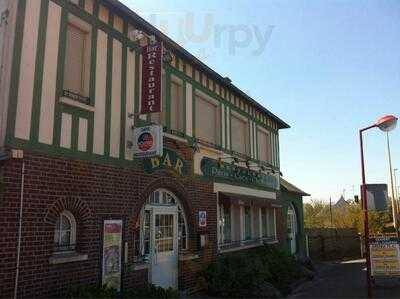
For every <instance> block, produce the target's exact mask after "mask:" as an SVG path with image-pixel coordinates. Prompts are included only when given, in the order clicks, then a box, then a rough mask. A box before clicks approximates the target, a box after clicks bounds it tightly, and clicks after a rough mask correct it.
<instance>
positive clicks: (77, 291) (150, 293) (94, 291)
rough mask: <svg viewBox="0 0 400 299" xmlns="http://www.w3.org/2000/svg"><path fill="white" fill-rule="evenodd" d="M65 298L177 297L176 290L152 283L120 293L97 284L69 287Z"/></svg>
mask: <svg viewBox="0 0 400 299" xmlns="http://www.w3.org/2000/svg"><path fill="white" fill-rule="evenodd" d="M66 298H68V299H80V298H82V299H96V298H99V299H115V298H122V299H124V298H126V299H129V298H163V299H172V298H179V293H178V291H177V290H174V289H172V288H168V289H163V288H161V287H156V286H154V285H152V284H147V285H145V286H144V287H139V288H135V289H131V290H124V291H123V292H122V293H118V292H117V290H115V289H112V288H106V287H98V286H92V285H89V286H82V287H78V288H74V289H71V290H70V291H69V292H68V293H67V296H66Z"/></svg>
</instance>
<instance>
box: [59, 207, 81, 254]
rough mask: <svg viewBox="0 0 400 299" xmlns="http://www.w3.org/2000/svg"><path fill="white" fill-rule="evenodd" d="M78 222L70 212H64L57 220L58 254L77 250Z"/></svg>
mask: <svg viewBox="0 0 400 299" xmlns="http://www.w3.org/2000/svg"><path fill="white" fill-rule="evenodd" d="M75 240H76V221H75V217H74V216H73V215H72V214H71V213H70V212H69V211H66V210H65V211H63V212H62V213H61V214H60V216H59V217H58V218H57V221H56V227H55V232H54V249H55V251H57V252H65V251H72V250H75Z"/></svg>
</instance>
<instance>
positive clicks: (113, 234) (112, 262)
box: [102, 220, 122, 291]
mask: <svg viewBox="0 0 400 299" xmlns="http://www.w3.org/2000/svg"><path fill="white" fill-rule="evenodd" d="M121 259H122V220H104V227H103V275H102V282H103V285H104V286H107V287H109V288H114V289H116V290H117V291H120V290H121V262H122V261H121Z"/></svg>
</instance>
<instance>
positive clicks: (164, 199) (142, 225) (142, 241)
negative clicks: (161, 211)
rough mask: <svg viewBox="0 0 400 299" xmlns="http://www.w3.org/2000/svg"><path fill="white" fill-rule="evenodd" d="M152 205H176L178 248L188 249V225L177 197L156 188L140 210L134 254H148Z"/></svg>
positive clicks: (137, 255)
mask: <svg viewBox="0 0 400 299" xmlns="http://www.w3.org/2000/svg"><path fill="white" fill-rule="evenodd" d="M152 206H176V207H177V211H178V219H177V221H178V244H179V250H186V249H188V227H187V221H186V215H185V212H184V210H183V207H182V205H181V203H180V201H179V199H178V198H177V197H176V196H175V194H173V193H172V192H170V191H168V190H166V189H157V190H156V191H154V192H152V193H151V194H150V196H149V198H148V199H147V201H146V204H145V206H144V207H143V208H142V210H141V212H140V218H139V219H138V223H137V225H136V227H137V230H136V232H135V256H136V257H140V256H147V255H149V254H150V242H151V239H150V238H151V207H152Z"/></svg>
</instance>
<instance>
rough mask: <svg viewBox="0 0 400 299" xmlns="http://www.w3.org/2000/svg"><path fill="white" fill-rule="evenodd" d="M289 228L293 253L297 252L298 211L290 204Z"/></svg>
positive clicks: (290, 245)
mask: <svg viewBox="0 0 400 299" xmlns="http://www.w3.org/2000/svg"><path fill="white" fill-rule="evenodd" d="M287 229H288V239H289V247H290V252H291V254H295V253H296V252H297V246H296V242H297V219H296V211H295V210H294V208H293V206H292V205H289V208H288V218H287Z"/></svg>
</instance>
